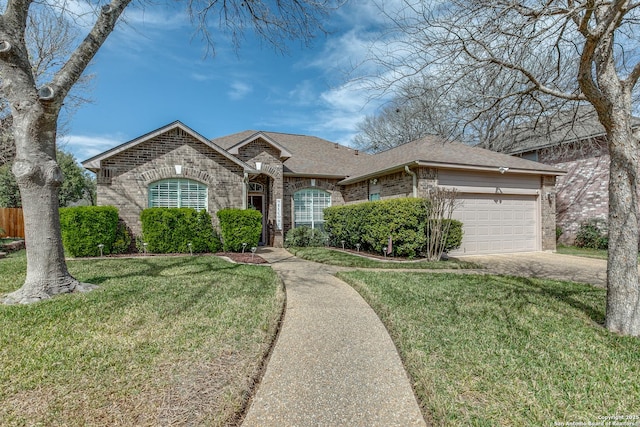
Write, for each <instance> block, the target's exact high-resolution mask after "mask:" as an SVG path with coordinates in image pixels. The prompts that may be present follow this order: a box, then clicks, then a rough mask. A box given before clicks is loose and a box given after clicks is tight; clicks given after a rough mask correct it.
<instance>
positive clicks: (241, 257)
mask: <svg viewBox="0 0 640 427" xmlns="http://www.w3.org/2000/svg"><path fill="white" fill-rule="evenodd" d="M216 255H217V256H224V257H227V258H229V259H230V260H232V261H233V262H238V263H242V264H268V262H267V260H265V259H264V258H262V257H261V256H260V255H254V254H252V253H244V254H243V253H237V252H218V253H216Z"/></svg>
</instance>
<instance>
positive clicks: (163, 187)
mask: <svg viewBox="0 0 640 427" xmlns="http://www.w3.org/2000/svg"><path fill="white" fill-rule="evenodd" d="M148 192H149V197H148V206H149V207H150V208H155V207H160V208H194V209H196V210H198V211H200V210H202V209H204V210H207V211H208V210H209V209H208V206H209V203H208V202H209V190H208V188H207V186H206V185H204V184H202V183H200V182H198V181H194V180H192V179H185V178H170V179H162V180H160V181H155V182H152V183H151V184H149V187H148Z"/></svg>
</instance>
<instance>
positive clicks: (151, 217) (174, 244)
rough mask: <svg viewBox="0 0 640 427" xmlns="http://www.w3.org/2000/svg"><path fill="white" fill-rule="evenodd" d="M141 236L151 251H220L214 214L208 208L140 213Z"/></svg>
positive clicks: (145, 210)
mask: <svg viewBox="0 0 640 427" xmlns="http://www.w3.org/2000/svg"><path fill="white" fill-rule="evenodd" d="M140 220H141V221H142V236H143V240H144V242H145V243H147V250H148V251H149V252H152V253H161V254H168V253H189V251H190V249H189V243H191V251H192V252H194V253H203V252H217V251H218V250H219V249H220V240H219V239H218V237H217V236H216V234H215V232H214V230H213V225H212V224H211V216H210V215H209V213H208V212H207V211H205V210H201V211H197V210H195V209H193V208H148V209H144V210H143V211H142V213H141V214H140Z"/></svg>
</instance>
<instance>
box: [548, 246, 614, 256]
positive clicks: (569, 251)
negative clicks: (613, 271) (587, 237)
mask: <svg viewBox="0 0 640 427" xmlns="http://www.w3.org/2000/svg"><path fill="white" fill-rule="evenodd" d="M556 252H557V253H559V254H564V255H575V256H582V257H586V258H598V259H607V251H606V250H605V249H590V248H579V247H577V246H564V245H558V246H557V248H556Z"/></svg>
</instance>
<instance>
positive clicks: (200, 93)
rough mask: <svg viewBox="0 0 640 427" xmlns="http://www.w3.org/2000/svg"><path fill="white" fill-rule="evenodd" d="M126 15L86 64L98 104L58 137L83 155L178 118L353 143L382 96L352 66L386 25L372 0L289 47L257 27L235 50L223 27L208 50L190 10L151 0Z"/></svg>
mask: <svg viewBox="0 0 640 427" xmlns="http://www.w3.org/2000/svg"><path fill="white" fill-rule="evenodd" d="M127 19H128V22H129V24H130V25H121V26H119V27H118V28H117V30H116V31H115V32H114V33H113V34H112V35H111V36H110V38H109V39H108V40H107V42H106V44H105V45H104V46H103V48H102V49H101V50H100V52H99V53H98V55H97V56H96V58H95V60H94V62H93V64H92V66H91V68H90V70H89V71H90V72H91V73H93V74H94V75H95V77H94V79H93V82H92V84H91V87H92V89H91V90H90V91H89V93H88V95H89V97H90V98H91V99H92V100H93V102H92V103H90V104H85V105H83V106H81V107H80V109H79V110H78V111H77V112H75V113H74V115H73V116H72V118H71V120H70V122H69V124H68V125H67V129H66V132H65V135H64V136H63V138H62V141H61V143H62V145H63V146H64V147H65V149H66V150H67V151H71V152H72V153H73V154H74V155H75V156H76V158H77V159H78V160H79V161H83V160H86V159H87V158H89V157H91V156H93V155H95V154H98V153H100V152H102V151H105V150H107V149H109V148H112V147H114V146H116V145H118V144H121V143H123V142H126V141H128V140H131V139H133V138H136V137H138V136H140V135H143V134H145V133H147V132H150V131H152V130H155V129H157V128H159V127H161V126H164V125H165V124H168V123H170V122H172V121H174V120H180V121H182V122H183V123H185V124H186V125H187V126H190V127H192V128H193V129H194V130H196V131H197V132H199V133H201V134H202V135H204V136H206V137H209V138H214V137H218V136H223V135H228V134H230V133H234V132H239V131H242V130H246V129H253V130H268V131H277V132H285V133H298V134H306V135H314V136H318V137H321V138H325V139H328V140H331V141H335V142H340V143H343V144H347V145H348V144H349V143H350V141H351V139H352V138H353V136H354V135H355V133H356V132H357V130H356V125H357V123H358V122H360V121H361V120H362V119H363V118H364V117H365V115H367V114H372V113H374V112H375V111H376V109H377V108H379V106H380V105H381V104H382V102H383V100H382V99H381V98H375V99H373V100H372V99H371V96H372V95H373V93H372V92H371V91H370V90H367V89H366V88H365V86H366V84H365V83H363V82H362V81H353V80H352V77H353V76H354V75H349V74H347V72H348V71H349V70H350V69H352V68H353V66H354V65H356V64H359V63H361V62H362V61H363V60H364V59H365V58H366V54H367V49H368V47H369V44H370V41H371V40H374V39H375V38H376V37H378V36H379V35H380V33H379V32H380V31H381V30H382V27H381V24H382V21H381V17H380V13H379V11H378V9H377V8H376V7H375V6H374V5H372V4H371V2H369V1H366V0H354V1H351V2H349V3H348V4H347V5H346V6H343V8H341V9H340V10H339V11H337V12H336V13H334V14H333V15H332V17H331V20H330V22H329V23H328V25H327V28H328V29H329V30H331V33H330V34H329V35H326V36H324V35H319V36H318V38H317V39H316V40H315V41H314V42H313V46H312V47H311V48H308V47H305V46H302V45H301V43H300V42H291V43H289V44H288V49H289V53H288V54H285V55H283V54H281V53H278V52H276V51H275V50H274V49H273V48H272V47H270V46H269V45H265V44H264V43H261V42H260V41H259V40H257V39H256V38H255V37H253V36H252V35H251V34H248V35H247V38H246V40H245V41H244V42H243V44H242V46H241V48H240V50H239V51H238V52H237V53H236V52H235V51H234V49H233V48H232V46H231V44H230V43H229V41H228V39H226V37H225V36H222V35H220V36H218V37H217V38H216V40H217V45H216V55H215V56H214V57H212V58H204V45H203V43H202V42H200V41H199V39H197V38H193V33H194V29H193V27H192V26H191V25H190V23H189V22H188V19H187V17H186V16H185V15H184V14H182V13H176V12H175V11H171V10H167V9H162V8H152V7H149V6H147V8H146V10H144V11H142V10H140V9H132V10H130V11H128V14H127ZM363 71H364V68H363V69H361V70H360V72H363ZM368 71H370V70H368Z"/></svg>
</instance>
